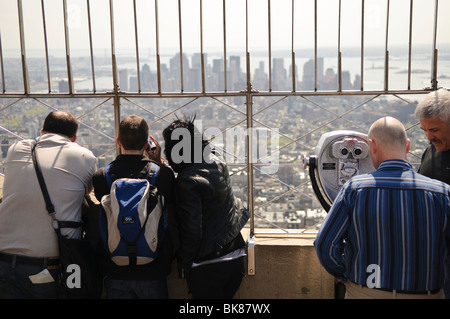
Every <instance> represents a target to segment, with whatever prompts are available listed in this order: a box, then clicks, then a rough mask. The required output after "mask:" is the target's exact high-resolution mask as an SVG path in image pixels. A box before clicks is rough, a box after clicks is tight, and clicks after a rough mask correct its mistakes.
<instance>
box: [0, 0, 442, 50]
mask: <svg viewBox="0 0 450 319" xmlns="http://www.w3.org/2000/svg"><path fill="white" fill-rule="evenodd" d="M22 2H23V13H24V20H25V35H26V37H25V42H26V48H27V49H41V48H43V47H44V40H43V39H44V37H43V27H42V25H43V23H42V13H41V10H42V9H41V1H40V0H22ZM136 2H137V11H138V13H137V20H138V26H139V46H140V48H147V49H148V48H154V47H155V43H156V40H155V0H137V1H136ZM62 3H63V1H62V0H45V1H44V4H45V12H46V23H47V36H48V43H49V48H50V50H51V49H64V28H63V14H62V13H63V9H62ZM90 3H91V19H92V31H93V40H94V47H95V48H96V49H98V50H100V49H102V50H105V49H110V48H111V41H110V23H109V0H91V1H90ZM113 3H114V21H115V41H116V48H129V49H134V47H135V44H134V43H135V42H134V19H133V1H132V0H114V1H113ZM247 3H248V23H249V29H248V36H249V37H248V39H249V40H248V46H249V50H250V51H252V50H257V49H265V50H267V47H268V13H267V12H268V0H248V2H247ZM361 3H362V0H342V6H341V12H342V16H341V38H340V40H341V47H342V48H344V49H345V48H346V47H353V46H356V47H359V46H360V43H361ZM387 3H388V1H387V0H365V46H367V47H369V46H384V45H385V35H386V14H387ZM67 4H68V19H69V38H70V47H71V49H72V50H73V49H84V48H88V45H89V42H88V32H87V30H88V29H87V9H86V0H67ZM181 4H182V8H181V11H182V23H183V50H185V51H189V50H192V51H193V52H195V51H197V52H198V51H200V27H199V21H200V0H181ZM317 4H318V44H319V46H332V47H337V43H338V8H339V6H338V5H339V1H338V0H317ZM434 5H435V1H434V0H414V7H413V8H414V10H413V23H414V27H413V43H415V44H416V43H417V44H419V43H420V44H421V43H432V39H433V21H434ZM222 6H223V1H222V0H203V1H202V7H203V34H202V37H203V50H204V52H210V51H221V50H223V7H222ZM409 7H410V0H390V9H389V18H390V20H389V21H390V22H389V46H394V45H396V44H401V45H405V44H407V43H408V31H409V12H410V11H409ZM17 12H18V10H17V0H0V32H1V41H2V47H3V49H4V50H7V49H18V48H20V43H19V31H18V17H17V15H18V14H17ZM158 12H159V44H160V48H161V51H164V50H165V49H169V48H178V47H179V30H178V0H159V1H158ZM449 16H450V0H440V1H439V16H438V21H439V24H438V43H443V42H445V43H449V42H450V36H449V35H448V31H447V30H450V19H448V17H449ZM245 17H246V1H245V0H226V18H227V19H226V26H227V34H226V37H227V49H228V50H234V49H237V50H242V51H245V47H246V28H245V25H246V19H245ZM271 29H272V33H271V45H272V49H273V50H276V49H287V50H291V48H292V0H271ZM313 45H314V0H294V50H298V49H302V48H312V47H313Z"/></svg>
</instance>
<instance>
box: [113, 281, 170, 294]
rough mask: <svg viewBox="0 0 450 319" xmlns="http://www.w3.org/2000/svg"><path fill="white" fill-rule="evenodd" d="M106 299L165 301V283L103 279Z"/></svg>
mask: <svg viewBox="0 0 450 319" xmlns="http://www.w3.org/2000/svg"><path fill="white" fill-rule="evenodd" d="M105 291H106V299H167V298H168V292H167V282H166V279H161V280H119V279H111V278H108V277H107V278H105Z"/></svg>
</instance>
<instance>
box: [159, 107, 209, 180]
mask: <svg viewBox="0 0 450 319" xmlns="http://www.w3.org/2000/svg"><path fill="white" fill-rule="evenodd" d="M194 121H195V115H193V116H191V117H184V118H183V119H179V118H177V119H176V120H174V121H173V122H172V123H170V124H169V125H168V126H167V127H166V128H165V129H164V130H163V133H162V135H163V138H164V144H165V149H164V153H165V154H166V157H167V160H168V161H169V164H170V166H172V168H173V169H174V170H175V171H176V172H178V171H179V170H180V169H181V168H182V167H184V166H185V165H187V164H190V163H196V162H198V161H199V159H203V151H204V150H205V148H206V147H208V146H209V141H208V140H205V139H203V135H202V133H201V132H199V130H198V129H197V128H196V127H195V125H194ZM177 129H184V130H187V131H185V133H187V134H179V135H177V134H173V133H174V132H175V131H176V130H177ZM185 138H189V139H190V140H189V141H184V139H185ZM180 142H182V143H183V147H181V148H180V152H181V153H180V154H175V155H179V156H178V157H177V158H174V156H173V155H174V154H172V150H173V148H174V147H175V146H176V145H177V144H178V143H180ZM195 143H201V146H202V147H201V154H198V153H199V151H200V150H199V149H196V148H195V147H194V145H195ZM184 152H189V154H190V155H186V154H185V153H184ZM196 152H197V153H196Z"/></svg>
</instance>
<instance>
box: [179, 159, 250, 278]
mask: <svg viewBox="0 0 450 319" xmlns="http://www.w3.org/2000/svg"><path fill="white" fill-rule="evenodd" d="M175 196H176V211H177V220H178V222H179V230H180V249H179V252H178V260H179V271H180V276H181V277H187V276H188V273H189V270H190V268H191V266H192V263H193V262H200V261H204V260H210V259H213V258H217V257H220V256H222V255H225V254H227V253H228V252H231V251H233V250H236V249H238V248H241V247H244V246H245V241H244V239H243V237H242V235H241V232H240V231H241V229H242V227H243V226H244V225H245V223H246V222H247V220H248V218H249V216H250V214H249V212H248V210H247V209H245V208H244V207H243V206H242V203H241V201H240V200H239V199H237V198H235V196H234V195H233V191H232V188H231V183H230V177H229V173H228V168H227V166H226V164H225V163H223V162H221V161H220V160H219V159H218V158H217V157H216V156H214V155H213V154H211V156H210V158H209V159H208V160H207V162H206V161H204V162H203V163H194V164H188V165H186V166H184V167H182V168H181V169H180V170H179V171H178V176H177V178H176V181H175Z"/></svg>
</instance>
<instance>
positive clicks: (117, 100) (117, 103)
mask: <svg viewBox="0 0 450 319" xmlns="http://www.w3.org/2000/svg"><path fill="white" fill-rule="evenodd" d="M109 15H110V26H111V58H112V74H113V94H114V137H115V138H116V137H117V136H118V132H119V124H120V97H119V90H120V87H119V82H118V76H117V61H116V45H115V34H114V7H113V0H109ZM119 153H120V149H119V147H118V146H117V143H116V154H119Z"/></svg>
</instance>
